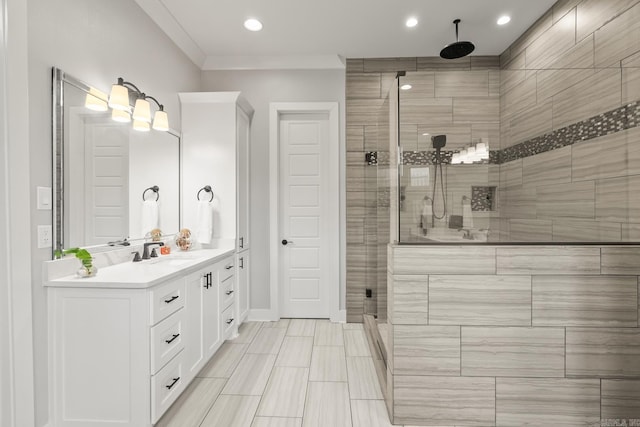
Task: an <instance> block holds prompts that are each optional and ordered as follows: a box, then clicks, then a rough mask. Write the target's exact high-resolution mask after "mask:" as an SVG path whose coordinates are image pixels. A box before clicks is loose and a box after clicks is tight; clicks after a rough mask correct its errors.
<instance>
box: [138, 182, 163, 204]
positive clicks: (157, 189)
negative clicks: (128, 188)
mask: <svg viewBox="0 0 640 427" xmlns="http://www.w3.org/2000/svg"><path fill="white" fill-rule="evenodd" d="M149 190H151V191H153V192H154V193H156V202H157V201H158V200H160V187H158V186H157V185H154V186H153V187H149V188H147V189H146V190H144V191H143V192H142V201H143V202H144V201H145V200H147V199H145V195H146V194H147V191H149Z"/></svg>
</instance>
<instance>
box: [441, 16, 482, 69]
mask: <svg viewBox="0 0 640 427" xmlns="http://www.w3.org/2000/svg"><path fill="white" fill-rule="evenodd" d="M453 23H454V24H455V26H456V41H455V42H454V43H451V44H448V45H446V46H445V47H444V49H442V50H441V51H440V57H442V58H444V59H458V58H462V57H464V56H467V55H469V54H470V53H471V52H473V51H474V50H475V48H476V47H475V46H474V45H473V43H471V42H465V41H462V42H461V41H460V40H459V38H458V24H459V23H460V20H459V19H456V20H455V21H453Z"/></svg>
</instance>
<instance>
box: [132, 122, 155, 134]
mask: <svg viewBox="0 0 640 427" xmlns="http://www.w3.org/2000/svg"><path fill="white" fill-rule="evenodd" d="M133 130H137V131H140V132H149V131H150V130H151V128H150V127H149V122H145V121H144V120H136V119H134V120H133Z"/></svg>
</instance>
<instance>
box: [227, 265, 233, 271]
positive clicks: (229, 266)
mask: <svg viewBox="0 0 640 427" xmlns="http://www.w3.org/2000/svg"><path fill="white" fill-rule="evenodd" d="M232 268H233V264H229V265H227V266H226V267H225V269H226V270H231V269H232Z"/></svg>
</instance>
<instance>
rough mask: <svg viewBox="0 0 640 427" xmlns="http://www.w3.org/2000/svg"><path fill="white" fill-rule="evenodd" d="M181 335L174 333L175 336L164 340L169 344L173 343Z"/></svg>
mask: <svg viewBox="0 0 640 427" xmlns="http://www.w3.org/2000/svg"><path fill="white" fill-rule="evenodd" d="M179 336H180V334H173V337H172V338H171V339H170V340H164V342H166V343H167V344H171V343H172V342H174V341H175V340H176V338H178V337H179Z"/></svg>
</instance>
